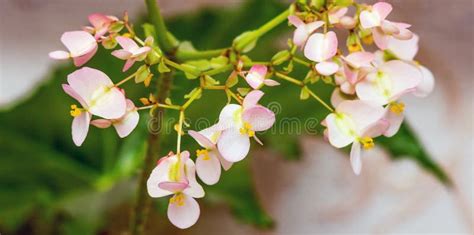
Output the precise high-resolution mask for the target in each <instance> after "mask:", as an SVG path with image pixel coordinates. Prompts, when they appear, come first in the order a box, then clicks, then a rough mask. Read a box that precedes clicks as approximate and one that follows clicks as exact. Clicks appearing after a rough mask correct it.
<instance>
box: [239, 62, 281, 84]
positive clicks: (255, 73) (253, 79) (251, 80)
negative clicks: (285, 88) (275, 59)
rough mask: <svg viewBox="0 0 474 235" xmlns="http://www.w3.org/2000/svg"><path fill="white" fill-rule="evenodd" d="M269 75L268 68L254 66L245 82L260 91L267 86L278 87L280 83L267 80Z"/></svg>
mask: <svg viewBox="0 0 474 235" xmlns="http://www.w3.org/2000/svg"><path fill="white" fill-rule="evenodd" d="M266 75H267V66H265V65H261V64H258V65H254V66H252V68H250V71H249V72H248V73H247V76H245V81H247V83H248V84H249V85H250V86H251V87H252V88H253V89H260V88H261V87H262V86H263V85H267V86H278V85H280V83H278V82H277V81H275V80H272V79H265V76H266Z"/></svg>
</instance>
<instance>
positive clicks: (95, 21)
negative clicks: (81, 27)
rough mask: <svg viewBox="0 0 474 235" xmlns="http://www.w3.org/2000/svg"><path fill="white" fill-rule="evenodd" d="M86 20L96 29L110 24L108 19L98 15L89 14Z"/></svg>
mask: <svg viewBox="0 0 474 235" xmlns="http://www.w3.org/2000/svg"><path fill="white" fill-rule="evenodd" d="M88 18H89V22H90V23H91V25H92V26H94V28H96V29H100V28H103V27H107V25H109V24H110V23H111V22H112V20H111V19H110V18H109V17H107V16H106V15H103V14H100V13H94V14H90V15H89V17H88Z"/></svg>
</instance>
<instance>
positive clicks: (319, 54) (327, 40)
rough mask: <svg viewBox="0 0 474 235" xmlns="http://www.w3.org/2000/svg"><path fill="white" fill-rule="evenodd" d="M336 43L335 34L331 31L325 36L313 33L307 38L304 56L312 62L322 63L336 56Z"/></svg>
mask: <svg viewBox="0 0 474 235" xmlns="http://www.w3.org/2000/svg"><path fill="white" fill-rule="evenodd" d="M337 43H338V42H337V36H336V33H334V32H332V31H330V32H328V33H326V34H321V33H315V34H313V35H311V36H310V37H309V39H308V42H307V43H306V46H305V48H304V55H305V56H306V58H308V59H310V60H312V61H315V62H323V61H325V60H328V59H330V58H332V57H333V56H334V55H336V52H337Z"/></svg>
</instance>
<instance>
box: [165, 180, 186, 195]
mask: <svg viewBox="0 0 474 235" xmlns="http://www.w3.org/2000/svg"><path fill="white" fill-rule="evenodd" d="M158 187H160V188H161V189H163V190H166V191H169V192H172V193H179V192H181V191H183V190H184V189H185V188H187V187H189V185H188V184H187V183H185V182H168V181H166V182H161V183H159V184H158Z"/></svg>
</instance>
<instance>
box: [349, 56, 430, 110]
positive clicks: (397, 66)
mask: <svg viewBox="0 0 474 235" xmlns="http://www.w3.org/2000/svg"><path fill="white" fill-rule="evenodd" d="M422 79H423V75H422V73H421V71H420V70H419V69H418V68H417V67H416V66H413V65H412V64H409V63H406V62H403V61H401V60H391V61H388V62H386V63H384V64H382V65H380V66H379V67H378V68H377V69H376V70H374V71H372V72H370V73H369V74H368V75H367V76H366V78H365V79H364V80H362V81H360V82H358V83H357V85H356V93H357V96H358V97H359V99H361V100H365V101H371V102H375V103H377V104H380V105H385V104H388V103H390V102H393V101H396V100H397V99H398V98H400V97H401V96H402V95H404V94H407V93H410V92H413V91H415V90H416V87H417V86H418V85H419V83H420V82H421V80H422Z"/></svg>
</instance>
